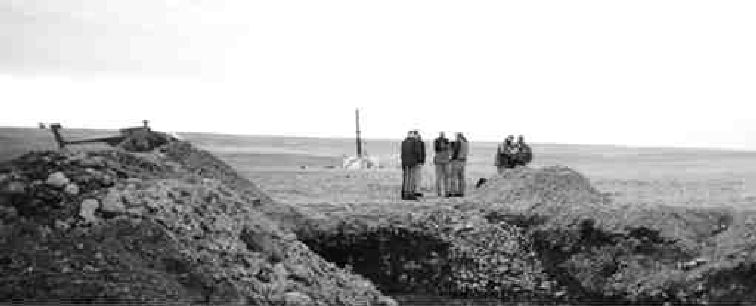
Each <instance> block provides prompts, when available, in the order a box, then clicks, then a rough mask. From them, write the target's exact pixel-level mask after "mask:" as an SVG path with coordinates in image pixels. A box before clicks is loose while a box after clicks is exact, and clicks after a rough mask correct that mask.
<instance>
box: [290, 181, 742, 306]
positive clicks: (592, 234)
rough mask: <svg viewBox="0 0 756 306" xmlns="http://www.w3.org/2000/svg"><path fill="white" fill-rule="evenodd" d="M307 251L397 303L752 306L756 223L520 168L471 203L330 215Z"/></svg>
mask: <svg viewBox="0 0 756 306" xmlns="http://www.w3.org/2000/svg"><path fill="white" fill-rule="evenodd" d="M309 208H310V209H312V210H313V211H311V212H309V213H308V219H307V220H308V224H305V225H302V226H300V227H298V228H297V229H296V232H297V234H298V236H299V237H300V239H302V241H304V242H305V243H306V244H307V245H308V246H309V247H310V248H311V249H312V250H313V251H315V252H317V253H319V254H321V255H322V256H323V257H325V258H326V259H328V260H330V261H332V262H335V263H337V264H339V265H340V266H349V267H351V269H352V270H354V271H355V272H358V273H360V274H362V275H365V276H367V277H368V278H370V279H371V280H373V282H374V283H376V285H377V286H378V288H379V289H381V290H382V291H383V292H386V293H388V294H392V295H397V296H402V295H407V294H420V295H428V294H430V295H448V296H463V297H475V298H479V297H495V298H498V299H503V300H509V301H538V302H540V303H546V302H566V303H572V304H586V303H597V304H613V305H614V304H628V303H630V304H632V303H635V304H639V305H662V304H664V303H672V304H694V305H704V304H706V303H727V304H728V305H730V304H735V305H739V304H744V305H745V304H748V303H749V301H752V300H754V299H756V296H754V294H753V293H751V292H750V291H748V290H747V289H748V288H754V286H755V285H756V276H754V275H756V273H753V272H756V265H755V264H754V263H756V255H754V250H756V225H754V224H756V221H754V220H756V218H754V217H748V218H740V219H743V220H740V221H735V220H736V219H738V218H736V217H737V215H736V214H735V212H733V211H732V210H729V209H725V208H722V209H695V208H680V207H664V206H643V205H639V206H628V205H623V206H620V205H617V204H614V203H612V200H611V198H609V197H607V196H605V195H603V194H601V193H600V192H599V191H598V190H596V189H595V188H593V187H592V186H591V184H590V182H589V181H588V180H587V179H586V178H585V177H584V176H582V175H581V174H580V173H578V172H576V171H573V170H571V169H569V168H566V167H547V168H543V169H532V168H518V169H514V170H511V171H508V172H507V173H506V174H505V175H503V176H502V177H495V178H491V179H489V180H488V182H487V184H486V186H485V187H483V188H481V189H480V190H477V191H475V192H473V193H471V194H470V195H469V196H468V197H467V198H464V199H455V200H454V201H439V202H436V203H430V202H429V203H355V204H348V203H347V204H343V203H342V204H339V203H331V204H326V203H323V204H321V205H312V206H310V207H309Z"/></svg>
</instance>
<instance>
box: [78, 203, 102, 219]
mask: <svg viewBox="0 0 756 306" xmlns="http://www.w3.org/2000/svg"><path fill="white" fill-rule="evenodd" d="M98 207H100V202H98V201H97V200H94V199H86V200H84V201H83V202H81V208H80V209H79V216H81V217H82V218H84V220H85V221H86V222H87V223H91V222H95V221H97V217H95V215H94V212H95V210H96V209H97V208H98Z"/></svg>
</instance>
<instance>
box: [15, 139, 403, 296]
mask: <svg viewBox="0 0 756 306" xmlns="http://www.w3.org/2000/svg"><path fill="white" fill-rule="evenodd" d="M0 188H1V189H2V193H1V195H0V301H9V300H17V299H27V302H29V301H37V302H41V301H48V300H53V301H71V300H77V301H81V302H96V303H104V302H116V301H117V302H124V301H131V302H145V303H155V302H158V301H159V302H161V303H163V302H167V303H175V304H182V305H183V304H189V303H211V304H220V303H222V304H240V305H242V304H243V305H284V304H285V305H354V304H373V305H380V304H391V303H392V301H391V300H390V299H387V298H386V297H384V296H382V295H381V293H380V292H378V291H377V290H376V289H375V287H374V286H373V285H372V284H371V283H370V282H369V281H367V280H366V279H364V278H363V277H361V276H357V275H355V274H353V273H350V272H349V271H346V270H344V269H342V268H339V267H337V266H336V265H334V264H332V263H329V262H327V261H325V260H323V259H322V258H321V257H320V256H317V255H316V254H313V253H312V252H311V251H310V250H309V249H308V248H307V247H306V246H305V245H304V244H302V243H301V242H299V241H298V240H297V239H296V236H295V235H294V234H292V233H291V232H290V231H289V230H287V226H286V224H285V222H286V220H287V218H285V217H284V216H288V217H289V218H291V217H292V216H293V217H296V216H297V214H296V211H295V210H293V209H292V208H288V207H281V206H277V205H276V203H273V202H272V201H271V200H270V199H269V198H268V197H266V196H265V195H264V194H263V193H262V192H260V190H259V189H258V188H257V187H256V186H254V185H253V184H252V183H250V182H249V181H247V180H245V179H242V178H240V177H238V175H236V173H235V172H234V171H233V169H231V168H230V167H228V166H227V165H225V164H224V163H222V162H220V161H219V160H217V159H215V158H214V157H213V156H212V155H210V154H209V153H207V152H204V151H201V150H197V149H195V148H193V147H192V146H191V145H189V144H187V143H181V142H179V143H173V144H170V145H168V146H166V147H163V148H162V149H161V151H160V152H153V153H145V154H133V153H125V152H121V151H112V150H107V151H97V152H87V153H66V152H51V151H48V152H32V153H29V154H26V155H24V156H22V157H20V158H18V159H15V160H13V161H10V162H8V163H4V164H2V165H1V166H0ZM279 221H283V222H284V223H283V226H281V224H282V223H279Z"/></svg>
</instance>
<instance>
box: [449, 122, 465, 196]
mask: <svg viewBox="0 0 756 306" xmlns="http://www.w3.org/2000/svg"><path fill="white" fill-rule="evenodd" d="M468 151H469V145H468V142H467V138H465V136H464V135H462V133H460V132H457V139H456V141H455V142H454V147H453V149H452V158H451V169H452V171H451V172H452V177H453V185H452V190H453V196H457V197H463V196H465V188H466V185H467V184H466V182H465V164H466V163H467V154H468Z"/></svg>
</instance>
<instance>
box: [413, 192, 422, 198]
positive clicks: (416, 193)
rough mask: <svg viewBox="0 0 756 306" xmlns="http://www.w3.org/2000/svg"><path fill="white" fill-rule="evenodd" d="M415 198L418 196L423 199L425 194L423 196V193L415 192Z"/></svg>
mask: <svg viewBox="0 0 756 306" xmlns="http://www.w3.org/2000/svg"><path fill="white" fill-rule="evenodd" d="M414 196H416V197H422V196H423V194H422V193H420V192H415V194H414Z"/></svg>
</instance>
